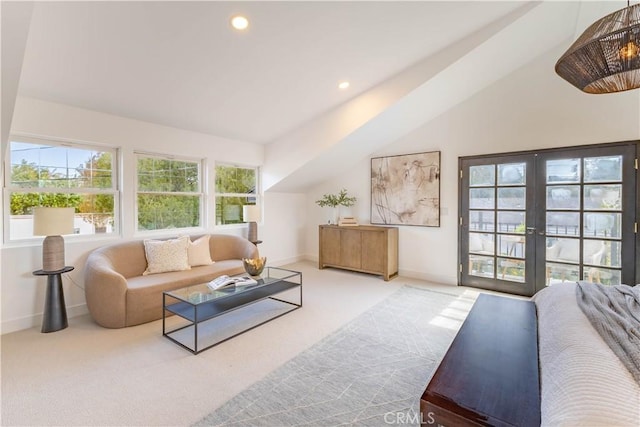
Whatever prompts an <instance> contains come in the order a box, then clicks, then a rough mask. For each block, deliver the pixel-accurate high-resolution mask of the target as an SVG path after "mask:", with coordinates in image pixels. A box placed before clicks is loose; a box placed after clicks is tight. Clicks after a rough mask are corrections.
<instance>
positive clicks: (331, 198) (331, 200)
mask: <svg viewBox="0 0 640 427" xmlns="http://www.w3.org/2000/svg"><path fill="white" fill-rule="evenodd" d="M355 203H356V198H355V197H351V196H349V195H348V194H347V190H346V189H345V188H343V189H342V190H340V192H339V193H338V194H323V195H322V198H321V199H320V200H316V204H317V205H318V206H320V207H321V208H324V207H327V206H329V207H332V208H333V209H334V211H335V212H334V214H335V223H336V224H337V223H338V220H339V219H340V206H345V207H350V206H353V205H354V204H355Z"/></svg>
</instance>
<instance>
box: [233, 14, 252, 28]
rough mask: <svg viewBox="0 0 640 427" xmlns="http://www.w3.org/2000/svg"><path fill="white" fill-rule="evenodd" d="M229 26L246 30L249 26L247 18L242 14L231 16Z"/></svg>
mask: <svg viewBox="0 0 640 427" xmlns="http://www.w3.org/2000/svg"><path fill="white" fill-rule="evenodd" d="M231 26H232V27H233V28H235V29H236V30H240V31H242V30H246V29H247V27H248V26H249V20H248V19H247V18H245V17H244V16H242V15H236V16H234V17H233V18H231Z"/></svg>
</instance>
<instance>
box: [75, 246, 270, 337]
mask: <svg viewBox="0 0 640 427" xmlns="http://www.w3.org/2000/svg"><path fill="white" fill-rule="evenodd" d="M198 237H200V236H193V237H191V240H192V241H193V240H195V239H196V238H198ZM209 251H210V254H211V259H212V260H213V261H214V263H213V264H211V265H204V266H199V267H192V268H191V269H190V270H184V271H171V272H166V273H158V274H149V275H143V273H144V271H145V269H146V268H147V259H146V256H145V247H144V242H143V241H142V240H138V241H128V242H123V243H117V244H114V245H110V246H105V247H102V248H99V249H97V250H95V251H94V252H92V253H91V254H90V255H89V257H88V258H87V262H86V265H85V272H84V284H85V294H86V298H87V307H88V308H89V313H91V316H92V317H93V319H94V320H95V321H96V323H98V324H99V325H101V326H104V327H106V328H123V327H126V326H133V325H139V324H141V323H146V322H151V321H153V320H157V319H161V318H162V292H164V291H170V290H173V289H177V288H181V287H184V286H188V285H195V284H197V283H203V282H207V281H209V280H211V279H213V278H215V277H217V276H219V275H222V274H239V273H242V272H244V268H243V266H242V258H255V257H257V256H258V249H257V248H256V246H255V245H254V244H253V243H251V242H249V241H248V240H247V239H244V238H242V237H238V236H231V235H224V234H211V235H210V238H209Z"/></svg>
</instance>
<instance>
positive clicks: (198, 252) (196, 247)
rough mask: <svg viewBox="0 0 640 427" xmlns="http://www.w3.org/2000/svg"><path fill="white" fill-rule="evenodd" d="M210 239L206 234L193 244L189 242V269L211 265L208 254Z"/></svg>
mask: <svg viewBox="0 0 640 427" xmlns="http://www.w3.org/2000/svg"><path fill="white" fill-rule="evenodd" d="M210 237H211V236H210V235H208V234H206V235H204V236H202V237H200V238H198V239H196V240H194V241H193V242H192V241H189V248H188V249H187V253H188V254H189V265H190V266H191V267H196V266H198V265H211V264H213V260H212V259H211V253H210V252H209V238H210Z"/></svg>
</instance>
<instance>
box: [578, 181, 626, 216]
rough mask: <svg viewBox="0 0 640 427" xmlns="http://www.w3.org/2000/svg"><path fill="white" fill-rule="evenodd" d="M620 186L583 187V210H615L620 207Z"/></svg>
mask: <svg viewBox="0 0 640 427" xmlns="http://www.w3.org/2000/svg"><path fill="white" fill-rule="evenodd" d="M621 198H622V184H611V185H585V186H584V208H585V209H590V210H602V211H605V210H617V209H621V207H622V201H621Z"/></svg>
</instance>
